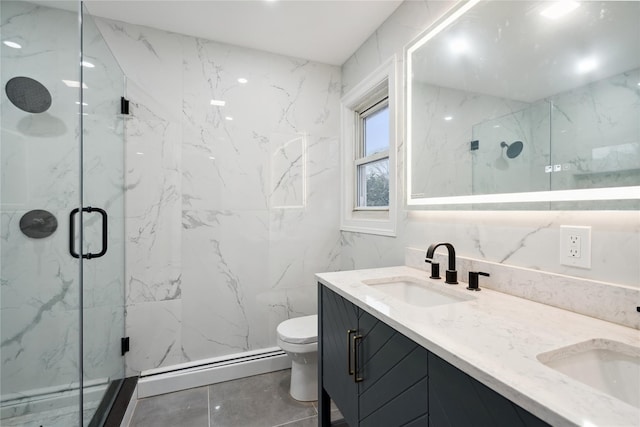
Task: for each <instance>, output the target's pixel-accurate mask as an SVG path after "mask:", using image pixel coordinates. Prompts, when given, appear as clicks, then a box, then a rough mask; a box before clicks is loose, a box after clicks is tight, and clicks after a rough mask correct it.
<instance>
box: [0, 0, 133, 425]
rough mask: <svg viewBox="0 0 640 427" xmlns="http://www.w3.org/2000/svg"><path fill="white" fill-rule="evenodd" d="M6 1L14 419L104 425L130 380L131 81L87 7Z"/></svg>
mask: <svg viewBox="0 0 640 427" xmlns="http://www.w3.org/2000/svg"><path fill="white" fill-rule="evenodd" d="M52 4H55V8H52V7H48V6H47V3H46V2H37V3H30V2H26V1H4V0H3V1H2V2H0V20H1V27H0V34H1V39H2V45H1V65H2V68H1V78H2V103H1V115H0V127H1V132H2V133H1V140H0V168H1V169H0V214H1V218H0V280H1V283H0V284H1V288H0V322H1V323H0V332H1V333H0V394H1V396H0V424H1V425H3V426H5V425H6V426H73V425H101V423H102V422H103V420H104V416H105V415H106V414H107V413H108V410H109V405H110V402H111V400H112V398H113V396H114V394H115V393H117V390H118V387H119V385H120V384H121V383H122V380H123V377H124V358H123V357H122V353H121V339H122V338H123V337H124V218H123V216H124V200H123V191H124V183H123V181H124V165H123V163H124V116H123V115H122V114H121V111H120V104H121V97H122V95H123V93H124V76H123V73H122V71H121V70H120V68H119V66H118V64H117V62H116V61H115V59H114V57H113V55H112V54H111V52H110V51H109V49H108V46H107V45H106V43H105V41H104V40H103V38H102V37H101V35H100V32H99V31H98V29H97V27H96V25H95V23H94V22H93V18H92V17H91V16H90V15H89V14H88V13H87V12H86V10H84V6H83V5H82V3H81V2H78V1H66V2H64V1H62V2H54V3H52Z"/></svg>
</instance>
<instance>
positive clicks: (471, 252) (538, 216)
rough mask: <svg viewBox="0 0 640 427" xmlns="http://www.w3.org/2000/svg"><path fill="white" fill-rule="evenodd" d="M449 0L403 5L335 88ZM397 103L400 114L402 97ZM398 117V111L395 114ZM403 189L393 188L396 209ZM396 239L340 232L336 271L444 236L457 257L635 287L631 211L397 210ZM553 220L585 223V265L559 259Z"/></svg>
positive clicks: (392, 257)
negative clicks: (588, 248) (588, 238)
mask: <svg viewBox="0 0 640 427" xmlns="http://www.w3.org/2000/svg"><path fill="white" fill-rule="evenodd" d="M452 5H453V2H429V1H418V2H404V3H403V4H402V5H400V7H399V8H398V9H397V10H396V11H395V12H394V14H393V15H392V16H391V17H389V18H388V19H387V20H386V21H385V22H384V23H383V24H382V25H381V26H380V27H379V28H378V29H377V31H376V32H375V33H374V34H373V35H372V36H371V37H370V38H369V39H368V40H367V41H366V42H365V43H364V44H363V45H362V46H361V47H360V48H359V49H358V50H357V51H356V52H355V53H354V55H353V56H352V57H351V58H349V59H348V60H347V62H345V64H343V66H342V87H343V93H346V92H347V91H348V90H349V89H351V88H352V87H354V86H355V85H356V84H357V83H358V82H360V81H361V80H362V79H363V78H365V77H366V76H367V75H368V74H369V73H370V72H372V71H373V70H374V69H375V68H376V67H377V66H379V65H380V64H382V63H383V62H384V61H385V60H387V59H388V58H389V57H390V56H391V55H393V54H396V55H397V58H398V60H399V61H401V60H402V54H403V48H404V46H405V45H406V44H408V43H409V42H410V41H411V40H413V39H414V38H415V37H417V36H418V35H419V34H421V33H422V32H423V31H424V30H425V29H426V28H427V27H428V26H429V24H430V23H432V22H434V20H436V19H437V18H438V17H439V16H440V15H441V14H442V13H443V12H444V11H445V10H446V9H447V8H449V7H451V6H452ZM402 95H403V94H401V99H400V100H399V107H400V111H402V106H403V105H404V99H402ZM402 114H404V113H402ZM398 145H399V146H398V156H397V158H398V159H400V162H399V164H398V166H399V167H398V171H399V172H398V182H399V186H398V188H399V189H402V188H404V186H403V182H404V170H405V168H404V166H403V165H402V160H401V159H403V158H404V155H403V153H404V146H403V145H404V141H399V144H398ZM404 201H405V194H404V193H403V191H399V192H398V206H403V205H404ZM398 218H399V223H398V235H397V237H396V238H389V237H382V236H374V235H366V234H358V233H351V232H343V233H342V243H343V248H342V252H341V267H342V269H353V268H367V267H382V266H392V265H402V264H403V261H404V260H403V255H402V254H403V248H404V247H407V246H409V247H415V248H424V249H425V250H426V248H427V246H428V245H429V244H431V243H433V242H436V241H449V242H451V243H453V244H454V245H455V247H456V250H457V252H458V253H459V254H460V255H463V256H467V257H470V258H475V259H480V260H486V261H491V262H498V263H505V264H509V265H513V266H519V267H527V268H531V269H536V270H543V271H548V272H553V273H560V274H566V275H569V276H576V277H582V278H586V279H593V280H599V281H605V282H612V283H618V284H623V285H629V286H633V287H640V264H639V263H638V262H637V260H638V259H640V213H639V212H638V211H626V212H625V211H513V212H489V211H486V212H479V211H476V212H467V211H455V212H434V211H408V210H405V209H402V208H401V209H400V211H399V215H398ZM560 225H587V226H591V227H592V268H591V269H590V270H587V269H580V268H572V267H566V266H562V265H560V263H559V235H560Z"/></svg>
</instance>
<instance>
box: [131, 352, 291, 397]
mask: <svg viewBox="0 0 640 427" xmlns="http://www.w3.org/2000/svg"><path fill="white" fill-rule="evenodd" d="M290 367H291V362H290V360H289V357H288V356H287V354H286V353H285V352H284V351H282V350H281V349H280V348H279V347H271V348H266V349H262V350H255V351H248V352H244V353H237V354H231V355H228V356H223V357H216V358H213V359H204V360H198V361H195V362H189V363H181V364H179V365H172V366H167V367H163V368H158V369H152V370H148V371H143V372H141V373H140V379H139V381H138V398H139V399H141V398H144V397H150V396H156V395H159V394H164V393H171V392H174V391H179V390H186V389H189V388H194V387H202V386H205V385H209V384H216V383H220V382H224V381H230V380H234V379H238V378H244V377H249V376H252V375H258V374H264V373H267V372H273V371H279V370H282V369H287V368H290Z"/></svg>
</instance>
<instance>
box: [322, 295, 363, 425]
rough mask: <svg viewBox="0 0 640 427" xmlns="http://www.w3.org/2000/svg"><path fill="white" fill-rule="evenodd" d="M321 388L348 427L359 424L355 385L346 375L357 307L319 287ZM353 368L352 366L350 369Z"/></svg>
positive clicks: (355, 325)
mask: <svg viewBox="0 0 640 427" xmlns="http://www.w3.org/2000/svg"><path fill="white" fill-rule="evenodd" d="M321 298H322V303H321V312H320V315H321V317H320V321H321V322H322V337H321V338H320V339H321V340H322V342H321V351H322V354H321V357H320V360H321V363H322V379H321V381H322V387H323V388H324V390H325V391H326V392H327V393H329V395H330V396H331V399H332V400H333V401H334V403H335V404H336V406H337V407H338V409H340V412H341V413H342V416H343V417H344V419H345V420H346V421H347V423H348V424H349V425H350V426H357V425H358V384H357V383H356V382H355V381H354V376H353V375H350V374H349V365H353V364H352V363H351V361H350V359H351V357H350V356H351V348H352V343H353V336H354V333H351V334H349V333H348V331H350V330H353V331H355V330H356V329H357V327H358V308H357V307H356V306H355V305H353V304H351V303H350V302H349V301H347V300H346V299H344V298H342V297H341V296H339V295H337V294H336V293H335V292H333V291H330V290H329V289H327V288H326V287H324V286H322V291H321ZM351 367H352V369H353V366H351Z"/></svg>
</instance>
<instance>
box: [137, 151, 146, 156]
mask: <svg viewBox="0 0 640 427" xmlns="http://www.w3.org/2000/svg"><path fill="white" fill-rule="evenodd" d="M136 154H137V155H138V156H144V153H143V152H142V151H136Z"/></svg>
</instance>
